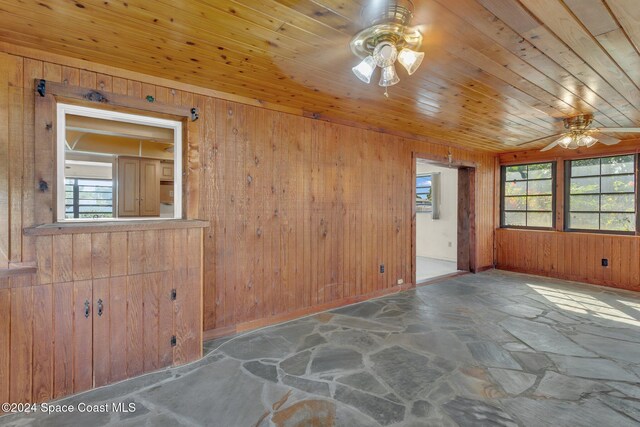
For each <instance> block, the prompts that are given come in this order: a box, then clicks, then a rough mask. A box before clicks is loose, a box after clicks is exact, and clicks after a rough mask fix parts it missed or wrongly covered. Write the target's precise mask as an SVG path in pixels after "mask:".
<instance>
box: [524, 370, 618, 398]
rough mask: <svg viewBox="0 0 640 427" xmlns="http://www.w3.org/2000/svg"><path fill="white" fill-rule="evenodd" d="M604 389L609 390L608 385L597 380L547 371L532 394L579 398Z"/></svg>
mask: <svg viewBox="0 0 640 427" xmlns="http://www.w3.org/2000/svg"><path fill="white" fill-rule="evenodd" d="M606 390H610V387H608V386H607V385H605V384H602V383H599V382H595V381H591V380H587V379H584V378H576V377H568V376H566V375H562V374H558V373H557V372H553V371H547V372H546V373H545V374H544V377H543V378H542V380H541V381H540V384H538V387H537V388H536V390H535V392H534V393H533V394H534V395H535V396H541V397H546V398H554V399H561V400H579V399H580V398H582V397H583V396H584V395H585V394H588V393H595V392H601V391H606Z"/></svg>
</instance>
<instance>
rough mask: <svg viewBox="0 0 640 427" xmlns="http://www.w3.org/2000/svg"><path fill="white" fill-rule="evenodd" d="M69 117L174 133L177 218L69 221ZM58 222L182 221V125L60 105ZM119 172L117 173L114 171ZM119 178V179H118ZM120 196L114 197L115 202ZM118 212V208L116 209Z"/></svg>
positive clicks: (57, 167)
mask: <svg viewBox="0 0 640 427" xmlns="http://www.w3.org/2000/svg"><path fill="white" fill-rule="evenodd" d="M67 114H73V115H77V116H85V117H93V118H96V119H103V120H113V121H118V122H126V123H133V124H137V125H146V126H155V127H161V128H166V129H172V130H173V144H174V145H173V147H174V150H173V176H174V181H173V191H174V199H173V200H174V204H173V217H172V218H160V217H140V218H131V217H126V218H96V219H91V218H65V191H64V188H65V186H64V172H65V165H64V159H65V139H66V128H67V126H66V121H67V120H66V117H67ZM56 125H57V130H56V133H57V135H56V172H57V177H56V184H57V187H56V190H57V191H56V199H57V200H56V213H57V215H56V221H57V222H110V221H150V220H154V221H157V220H174V219H182V122H181V121H177V120H168V119H160V118H157V117H149V116H141V115H137V114H129V113H120V112H117V111H110V110H101V109H98V108H90V107H82V106H79V105H70V104H62V103H58V104H57V106H56ZM114 173H115V171H114ZM114 178H115V176H114ZM115 197H116V195H114V199H115ZM114 209H115V206H114Z"/></svg>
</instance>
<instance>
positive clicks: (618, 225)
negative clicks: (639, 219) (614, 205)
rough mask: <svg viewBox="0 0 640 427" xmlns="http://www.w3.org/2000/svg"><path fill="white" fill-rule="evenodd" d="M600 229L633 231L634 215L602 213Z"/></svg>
mask: <svg viewBox="0 0 640 427" xmlns="http://www.w3.org/2000/svg"><path fill="white" fill-rule="evenodd" d="M600 224H601V225H600V227H601V229H602V230H611V231H635V229H636V227H635V215H634V214H623V213H603V214H602V216H601V217H600Z"/></svg>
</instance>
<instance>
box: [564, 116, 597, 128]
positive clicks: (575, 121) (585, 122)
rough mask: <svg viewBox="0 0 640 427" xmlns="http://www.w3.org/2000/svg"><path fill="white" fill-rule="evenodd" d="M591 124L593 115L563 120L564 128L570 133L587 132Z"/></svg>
mask: <svg viewBox="0 0 640 427" xmlns="http://www.w3.org/2000/svg"><path fill="white" fill-rule="evenodd" d="M592 122H593V114H581V115H579V116H575V117H568V118H566V119H564V127H565V128H566V129H568V130H570V131H584V130H587V129H588V128H589V127H590V126H591V123H592Z"/></svg>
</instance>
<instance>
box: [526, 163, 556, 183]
mask: <svg viewBox="0 0 640 427" xmlns="http://www.w3.org/2000/svg"><path fill="white" fill-rule="evenodd" d="M540 178H549V179H551V163H539V164H537V165H529V179H540Z"/></svg>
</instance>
